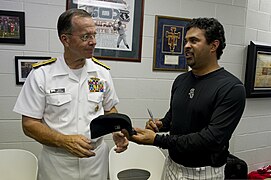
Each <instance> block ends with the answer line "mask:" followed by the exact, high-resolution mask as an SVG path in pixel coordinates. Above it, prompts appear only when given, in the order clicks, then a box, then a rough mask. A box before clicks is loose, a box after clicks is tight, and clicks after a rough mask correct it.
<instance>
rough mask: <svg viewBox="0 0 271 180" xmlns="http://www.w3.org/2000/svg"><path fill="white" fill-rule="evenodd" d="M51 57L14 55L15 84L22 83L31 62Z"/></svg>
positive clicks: (28, 71)
mask: <svg viewBox="0 0 271 180" xmlns="http://www.w3.org/2000/svg"><path fill="white" fill-rule="evenodd" d="M48 59H51V57H37V56H15V74H16V84H17V85H21V84H24V82H25V80H26V78H27V76H28V74H29V73H30V71H31V70H32V64H34V63H37V62H40V61H45V60H48Z"/></svg>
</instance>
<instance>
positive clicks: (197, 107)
mask: <svg viewBox="0 0 271 180" xmlns="http://www.w3.org/2000/svg"><path fill="white" fill-rule="evenodd" d="M186 31H187V33H186V36H185V46H184V48H185V57H186V60H187V65H188V66H190V68H191V69H192V70H191V71H189V72H187V73H183V74H181V75H179V76H178V77H177V78H176V79H175V81H174V83H173V86H172V90H171V100H170V108H169V110H168V112H167V113H166V115H165V117H164V118H162V119H160V120H158V119H156V120H155V121H154V122H153V121H151V120H149V121H148V122H147V124H146V129H140V128H135V130H136V131H137V135H134V136H132V137H129V138H130V140H132V141H135V142H137V143H139V144H148V145H154V146H158V147H161V148H163V149H168V152H169V157H168V158H167V160H166V163H165V168H164V175H163V178H162V179H165V180H169V179H170V180H179V179H199V178H200V179H224V167H225V163H226V158H227V156H228V153H229V152H228V148H229V140H230V138H231V136H232V134H233V132H234V130H235V128H236V126H237V125H238V123H239V121H240V119H241V116H242V114H243V111H244V107H245V88H244V86H243V84H242V82H241V81H240V80H239V79H238V78H236V77H235V76H234V75H232V74H231V73H229V72H228V71H226V70H225V69H224V68H223V67H220V66H219V65H218V60H219V59H220V56H221V55H222V53H223V49H224V48H225V46H226V44H225V35H224V29H223V26H222V25H221V24H220V23H219V22H218V21H217V20H216V19H214V18H196V19H193V20H192V21H191V22H189V24H188V25H187V27H186ZM157 128H158V129H159V131H160V132H169V134H164V135H160V134H156V132H157Z"/></svg>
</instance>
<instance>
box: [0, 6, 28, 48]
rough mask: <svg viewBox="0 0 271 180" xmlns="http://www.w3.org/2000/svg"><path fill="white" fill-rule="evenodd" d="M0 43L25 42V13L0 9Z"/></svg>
mask: <svg viewBox="0 0 271 180" xmlns="http://www.w3.org/2000/svg"><path fill="white" fill-rule="evenodd" d="M0 43H12V44H25V14H24V12H19V11H3V10H0Z"/></svg>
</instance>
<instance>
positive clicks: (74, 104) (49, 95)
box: [14, 56, 119, 180]
mask: <svg viewBox="0 0 271 180" xmlns="http://www.w3.org/2000/svg"><path fill="white" fill-rule="evenodd" d="M91 78H99V83H100V84H102V86H100V87H103V88H101V89H100V90H98V91H101V92H91V90H90V87H91V84H93V80H92V79H91ZM118 102H119V100H118V97H117V95H116V93H115V89H114V85H113V81H112V78H111V75H110V73H109V71H108V70H106V69H105V68H104V67H102V66H100V65H97V64H95V63H94V62H93V61H92V60H91V59H87V60H86V64H85V66H84V67H83V70H82V75H81V78H80V79H78V77H77V76H76V75H74V73H73V72H72V70H71V69H70V68H69V67H68V66H67V65H66V63H65V61H64V58H63V56H62V57H60V58H58V59H57V61H56V62H54V63H52V64H48V65H45V66H41V67H39V68H37V69H34V70H33V71H31V73H30V74H29V76H28V78H27V80H26V82H25V83H24V86H23V88H22V90H21V92H20V95H19V97H18V99H17V102H16V104H15V107H14V111H15V112H17V113H20V114H22V115H25V116H29V117H33V118H37V119H42V121H43V123H45V124H47V125H48V126H49V127H50V128H52V129H54V130H56V131H58V132H61V133H63V134H82V135H84V136H86V137H87V138H91V137H90V128H89V124H90V122H91V121H92V119H94V118H95V117H97V116H99V115H101V114H103V113H104V111H109V110H110V109H111V108H112V107H113V106H115V105H116V104H117V103H118ZM96 140H97V139H94V140H92V142H93V141H94V142H95V141H96ZM99 141H101V139H99ZM44 147H45V148H46V152H48V151H49V152H50V147H49V150H48V147H47V146H44ZM43 149H44V148H43ZM56 149H57V148H55V149H53V150H52V151H53V152H54V153H55V152H58V150H56ZM97 149H99V148H97ZM97 151H98V150H97ZM60 152H61V153H60V154H61V155H63V154H65V153H64V152H63V150H60ZM101 152H103V153H104V152H107V151H101ZM42 154H43V155H44V152H43V153H42ZM45 154H46V153H45ZM49 154H50V153H47V155H49ZM54 155H56V156H57V155H58V154H54ZM65 155H66V156H67V157H68V156H69V157H71V158H74V160H75V162H71V163H75V164H78V161H80V160H81V159H78V158H76V157H72V155H71V154H69V153H67V154H65ZM98 156H104V157H105V158H106V157H108V156H107V155H105V154H104V155H101V154H100V155H99V154H97V153H96V157H93V158H83V159H84V162H85V161H86V159H89V160H92V161H93V162H95V166H96V167H93V168H95V175H93V176H92V177H93V178H91V171H94V170H92V169H89V166H90V164H88V165H87V164H86V166H87V167H85V166H84V165H82V164H84V163H81V164H80V162H79V165H78V166H79V167H80V168H78V167H74V169H72V171H71V169H69V171H68V172H67V173H68V175H69V172H73V173H75V174H74V175H73V177H72V178H69V177H68V176H67V175H66V176H65V177H46V178H47V179H46V178H40V179H44V180H45V179H46V180H49V178H61V179H62V178H63V179H64V178H65V179H66V180H68V179H80V180H81V179H84V180H85V179H97V180H102V179H103V178H101V177H98V176H97V174H98V175H99V174H104V173H106V175H107V172H104V168H105V167H101V169H100V170H101V171H99V167H98V164H99V163H97V161H98V162H99V160H100V161H103V162H107V160H106V159H107V158H106V159H99V158H98ZM97 158H98V159H97ZM47 159H48V158H47ZM61 161H62V160H61ZM61 161H58V163H61ZM51 163H56V162H51ZM101 163H102V162H101ZM41 164H42V166H43V167H39V168H40V170H41V171H42V169H41V168H52V171H58V172H64V173H65V170H64V169H65V168H66V167H65V166H66V165H64V164H60V166H62V167H57V168H56V167H54V166H51V167H50V165H49V164H48V162H47V164H44V163H41ZM56 164H57V163H56ZM92 164H94V163H92ZM44 166H47V167H44ZM48 166H49V167H48ZM106 166H107V165H106ZM71 167H72V166H71ZM81 167H82V168H81ZM59 168H60V169H59ZM61 168H63V171H62V170H61ZM97 169H98V171H97ZM83 170H84V171H87V172H84V173H82V172H83ZM105 170H106V168H105ZM48 172H49V171H48ZM76 172H78V173H76ZM42 173H44V172H42ZM51 173H53V172H51ZM56 173H57V172H56ZM89 173H90V174H89ZM57 174H58V175H59V174H60V173H57ZM82 174H88V175H86V176H87V177H82ZM43 176H44V175H43ZM44 177H45V176H44ZM95 177H97V178H95Z"/></svg>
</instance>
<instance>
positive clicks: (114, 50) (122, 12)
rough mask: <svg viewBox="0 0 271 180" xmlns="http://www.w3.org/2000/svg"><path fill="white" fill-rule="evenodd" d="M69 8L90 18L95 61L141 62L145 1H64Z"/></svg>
mask: <svg viewBox="0 0 271 180" xmlns="http://www.w3.org/2000/svg"><path fill="white" fill-rule="evenodd" d="M71 8H78V9H84V10H86V11H87V12H89V13H91V14H92V17H93V20H94V22H95V25H96V32H97V34H96V42H97V44H96V47H95V51H94V56H95V57H96V58H100V59H106V60H118V61H135V62H141V46H142V28H143V15H144V0H67V9H71Z"/></svg>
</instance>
